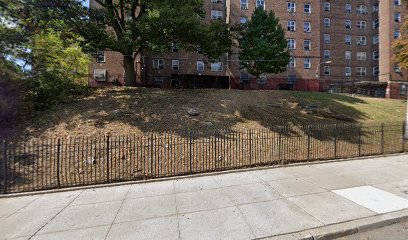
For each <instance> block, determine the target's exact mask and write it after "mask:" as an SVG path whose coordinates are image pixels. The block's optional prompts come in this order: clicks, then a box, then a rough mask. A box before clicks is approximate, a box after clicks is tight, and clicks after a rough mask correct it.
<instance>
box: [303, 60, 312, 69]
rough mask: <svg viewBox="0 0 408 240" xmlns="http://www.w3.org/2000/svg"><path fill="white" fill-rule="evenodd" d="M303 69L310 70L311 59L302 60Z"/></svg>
mask: <svg viewBox="0 0 408 240" xmlns="http://www.w3.org/2000/svg"><path fill="white" fill-rule="evenodd" d="M303 68H304V69H311V68H312V59H311V58H304V59H303Z"/></svg>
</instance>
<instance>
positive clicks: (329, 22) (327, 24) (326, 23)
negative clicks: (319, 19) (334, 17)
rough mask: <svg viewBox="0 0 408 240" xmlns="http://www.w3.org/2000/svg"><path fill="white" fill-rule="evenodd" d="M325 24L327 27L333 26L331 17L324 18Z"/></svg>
mask: <svg viewBox="0 0 408 240" xmlns="http://www.w3.org/2000/svg"><path fill="white" fill-rule="evenodd" d="M323 26H324V27H325V28H329V27H331V19H330V18H324V19H323Z"/></svg>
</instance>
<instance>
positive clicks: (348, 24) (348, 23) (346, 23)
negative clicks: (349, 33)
mask: <svg viewBox="0 0 408 240" xmlns="http://www.w3.org/2000/svg"><path fill="white" fill-rule="evenodd" d="M351 26H352V23H351V20H349V19H347V20H345V21H344V27H345V28H346V29H351Z"/></svg>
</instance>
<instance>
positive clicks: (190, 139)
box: [189, 131, 193, 173]
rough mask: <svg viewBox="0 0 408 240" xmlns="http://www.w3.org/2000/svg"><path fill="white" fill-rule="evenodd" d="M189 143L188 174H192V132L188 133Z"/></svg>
mask: <svg viewBox="0 0 408 240" xmlns="http://www.w3.org/2000/svg"><path fill="white" fill-rule="evenodd" d="M189 135H190V136H189V142H190V144H189V148H190V149H189V153H190V173H193V161H192V159H193V153H192V151H193V132H192V131H190V132H189Z"/></svg>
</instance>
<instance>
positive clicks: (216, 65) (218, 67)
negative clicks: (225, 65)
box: [211, 62, 222, 72]
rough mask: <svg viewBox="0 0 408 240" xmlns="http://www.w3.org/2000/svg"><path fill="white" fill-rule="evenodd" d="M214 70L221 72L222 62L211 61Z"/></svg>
mask: <svg viewBox="0 0 408 240" xmlns="http://www.w3.org/2000/svg"><path fill="white" fill-rule="evenodd" d="M211 71H212V72H221V71H222V62H215V63H211Z"/></svg>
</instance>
